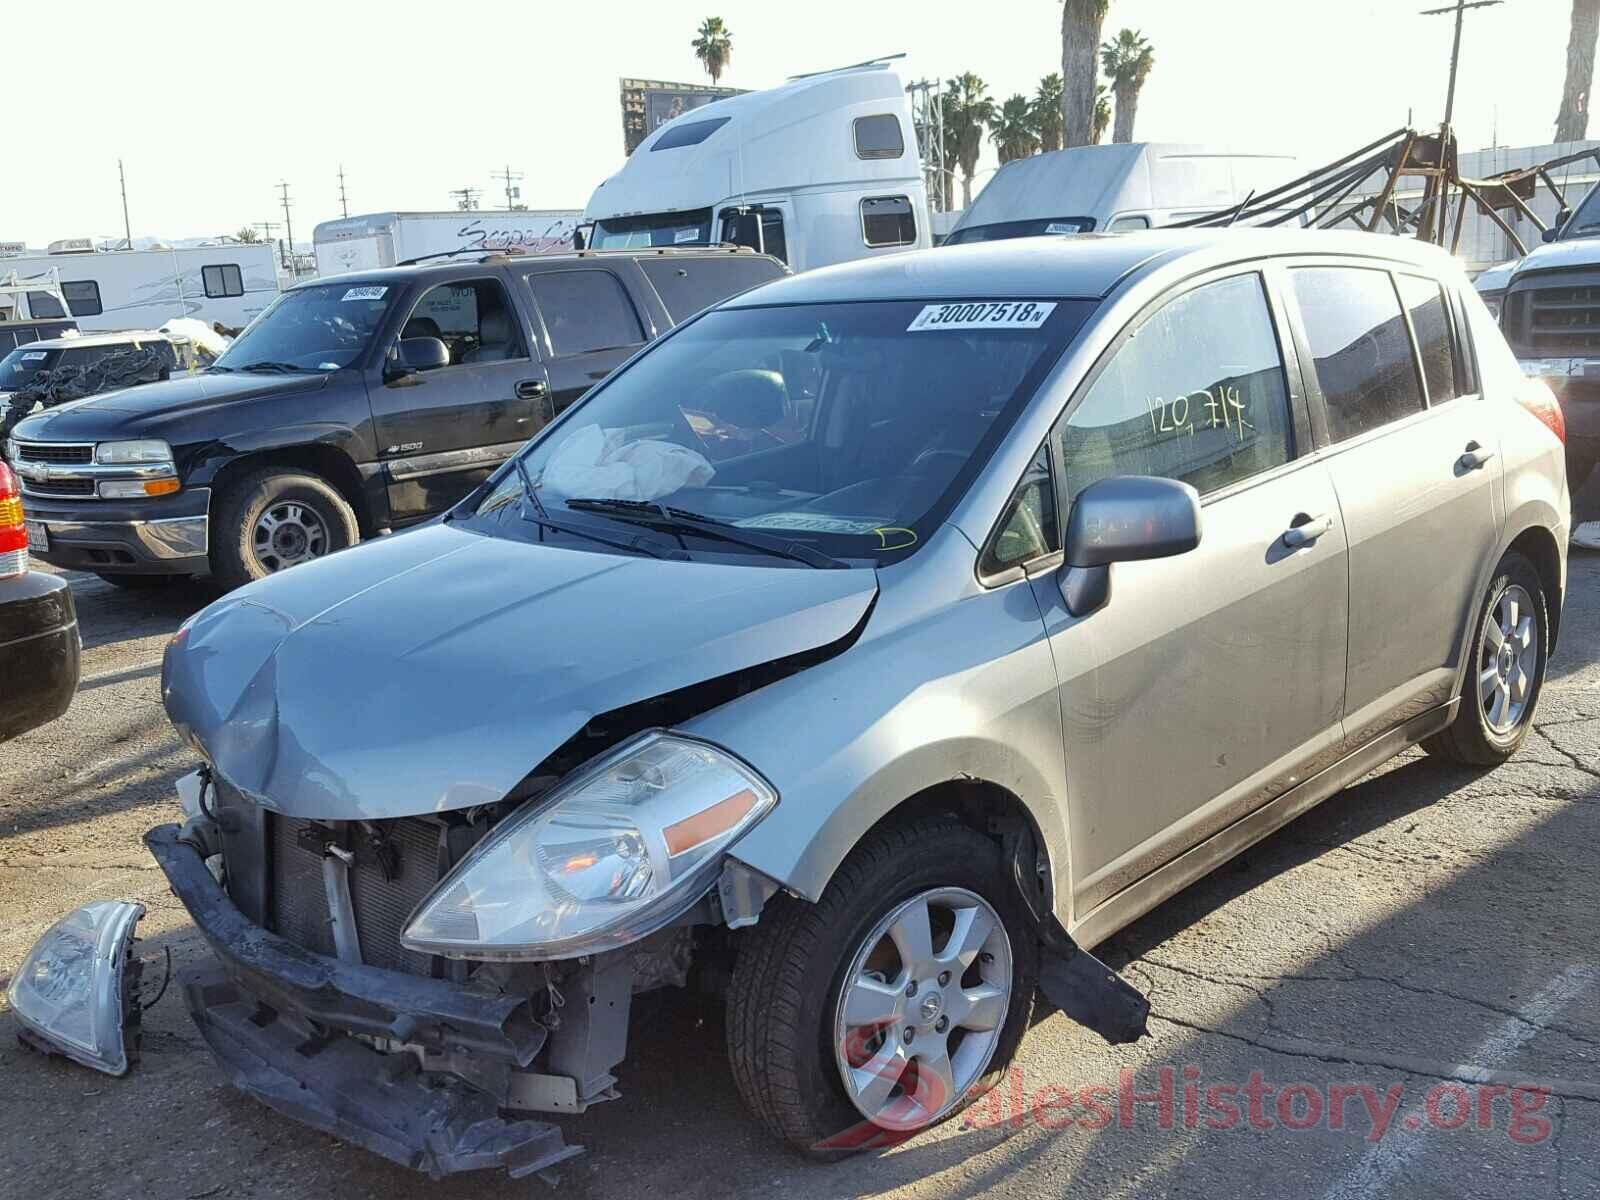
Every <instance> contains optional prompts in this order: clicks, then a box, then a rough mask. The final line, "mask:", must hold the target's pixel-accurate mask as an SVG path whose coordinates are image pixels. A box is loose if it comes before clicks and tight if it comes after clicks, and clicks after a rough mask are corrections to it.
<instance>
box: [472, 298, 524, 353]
mask: <svg viewBox="0 0 1600 1200" xmlns="http://www.w3.org/2000/svg"><path fill="white" fill-rule="evenodd" d="M478 336H479V338H480V339H481V340H480V341H479V343H478V347H477V349H475V350H468V351H467V352H466V354H465V355H463V356H462V359H461V361H462V362H464V363H485V362H503V361H504V360H506V359H508V358H510V357H511V347H512V344H513V343H512V339H513V338H514V337H515V336H516V334H515V331H514V330H513V329H512V328H511V317H510V315H509V314H507V312H506V310H505V309H503V308H495V309H490V310H489V311H488V312H486V313H484V314H483V318H482V320H481V321H479V323H478Z"/></svg>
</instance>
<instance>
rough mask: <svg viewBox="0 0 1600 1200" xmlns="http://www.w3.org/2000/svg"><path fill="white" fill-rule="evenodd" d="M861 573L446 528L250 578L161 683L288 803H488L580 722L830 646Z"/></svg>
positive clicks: (184, 722)
mask: <svg viewBox="0 0 1600 1200" xmlns="http://www.w3.org/2000/svg"><path fill="white" fill-rule="evenodd" d="M876 593H877V576H876V573H875V572H873V571H871V570H869V569H855V570H843V571H828V570H807V569H804V568H799V569H793V568H785V567H766V566H725V565H721V564H716V563H705V562H678V561H671V560H662V559H652V558H634V557H624V556H620V555H614V554H604V553H590V552H585V551H581V550H570V549H563V548H557V547H551V546H543V545H533V544H527V543H523V542H517V541H512V540H509V539H505V538H498V537H489V536H484V535H482V534H478V533H473V532H470V531H467V530H463V529H461V528H459V527H454V526H450V525H446V524H436V525H432V526H429V527H426V528H423V529H419V530H416V531H414V532H410V533H405V534H401V535H399V536H395V537H390V538H384V539H382V540H380V541H377V542H373V543H370V544H368V545H365V546H361V547H358V548H356V549H354V550H349V551H346V552H344V553H341V554H337V555H334V556H332V557H330V558H327V559H324V560H322V561H320V562H316V563H311V564H307V565H305V566H301V567H297V568H295V569H294V570H292V571H288V572H285V573H284V574H283V575H279V576H273V577H271V578H269V579H265V580H262V581H261V582H259V583H255V584H251V585H250V586H248V587H245V588H242V589H240V590H239V591H237V592H234V593H232V594H231V595H229V596H227V597H225V598H223V599H222V600H219V601H217V603H215V604H213V605H211V606H210V607H208V608H206V609H204V610H203V611H202V612H201V613H200V614H199V615H198V616H197V617H196V618H195V619H194V622H193V624H191V625H190V626H189V628H188V629H187V630H186V631H184V632H183V633H180V635H179V636H178V637H177V638H175V639H174V640H173V642H172V643H171V645H169V646H168V648H167V653H166V659H165V662H164V664H163V667H162V678H161V685H162V697H163V699H164V701H165V703H166V708H167V714H168V715H169V716H170V717H171V719H172V722H173V724H174V725H176V726H177V727H178V730H179V732H180V733H182V734H183V735H184V736H185V737H186V738H188V739H189V740H190V741H191V742H192V743H193V744H195V745H196V746H197V747H199V748H200V749H201V750H202V751H203V752H204V753H205V754H206V756H207V757H208V759H209V760H210V761H211V764H212V767H213V769H214V770H215V771H216V772H217V773H218V774H219V775H221V777H222V778H223V780H224V781H225V782H227V783H228V784H229V785H231V786H232V787H234V788H236V789H237V790H238V791H240V792H241V793H243V794H244V795H245V796H246V797H248V798H250V799H252V800H254V801H255V802H256V803H258V804H261V805H264V806H265V807H268V808H271V809H273V810H275V811H278V812H282V813H285V814H287V815H290V816H296V817H317V818H322V819H325V820H353V819H358V818H387V817H400V816H409V815H415V814H418V813H427V812H442V811H447V810H450V809H458V808H466V807H469V806H471V805H475V804H485V803H491V802H494V801H497V800H500V799H502V798H503V797H504V796H505V794H506V793H507V792H508V791H510V790H511V788H512V787H514V786H515V785H516V784H517V783H518V782H519V781H521V779H522V778H523V777H524V776H525V775H527V774H528V772H529V771H531V770H532V769H533V768H534V767H536V766H537V765H538V764H539V763H540V762H542V761H543V760H544V758H545V757H546V756H547V755H549V754H550V752H551V751H553V750H555V749H556V748H557V747H559V746H560V745H561V744H562V743H563V742H565V741H566V740H567V739H568V738H570V737H571V736H572V735H573V734H575V733H577V732H578V731H579V730H580V729H582V728H583V726H584V725H585V724H586V723H587V722H588V721H589V720H590V719H591V718H593V717H595V716H597V715H599V714H600V713H604V712H607V711H610V710H612V709H615V708H620V707H621V706H623V705H625V704H630V703H633V702H635V701H639V700H646V699H649V698H651V697H653V696H658V695H661V694H662V693H664V692H669V691H672V690H674V689H676V688H681V687H686V686H688V685H690V684H693V683H698V682H701V681H703V680H706V679H712V678H715V677H717V676H720V675H725V674H728V673H729V672H732V671H738V670H742V669H745V668H748V667H753V666H758V665H760V664H762V663H765V662H770V661H771V660H773V659H776V658H781V657H784V656H787V655H790V654H796V653H800V652H802V651H805V650H811V649H815V648H817V647H820V646H824V645H827V644H828V643H830V642H834V641H837V640H839V639H840V638H843V637H844V636H845V635H847V634H848V633H849V632H850V631H851V630H852V629H853V628H854V627H855V626H856V624H857V623H858V622H859V621H860V620H861V618H862V616H863V615H864V614H865V613H866V611H867V608H868V606H869V605H870V604H871V602H872V598H873V597H874V596H875V595H876Z"/></svg>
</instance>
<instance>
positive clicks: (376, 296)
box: [344, 287, 389, 300]
mask: <svg viewBox="0 0 1600 1200" xmlns="http://www.w3.org/2000/svg"><path fill="white" fill-rule="evenodd" d="M388 290H389V289H388V288H386V287H353V288H351V289H350V290H349V291H347V292H346V293H345V294H344V299H346V300H382V299H383V294H384V293H385V292H387V291H388Z"/></svg>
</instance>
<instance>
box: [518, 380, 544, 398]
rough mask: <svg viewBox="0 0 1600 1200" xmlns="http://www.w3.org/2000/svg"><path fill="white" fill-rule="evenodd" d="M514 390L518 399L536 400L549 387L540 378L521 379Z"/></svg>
mask: <svg viewBox="0 0 1600 1200" xmlns="http://www.w3.org/2000/svg"><path fill="white" fill-rule="evenodd" d="M514 390H515V391H516V393H517V399H518V400H537V399H538V398H539V397H540V396H542V395H544V394H545V393H546V392H547V391H549V390H550V388H549V385H548V384H546V383H545V381H544V380H542V379H523V380H521V381H519V382H518V383H517V386H516V388H515V389H514Z"/></svg>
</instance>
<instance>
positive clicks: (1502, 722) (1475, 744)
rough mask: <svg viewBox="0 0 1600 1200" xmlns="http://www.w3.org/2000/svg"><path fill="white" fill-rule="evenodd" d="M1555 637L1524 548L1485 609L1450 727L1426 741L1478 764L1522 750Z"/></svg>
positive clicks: (1505, 566)
mask: <svg viewBox="0 0 1600 1200" xmlns="http://www.w3.org/2000/svg"><path fill="white" fill-rule="evenodd" d="M1549 644H1550V621H1549V615H1548V612H1547V609H1546V606H1545V597H1544V585H1543V584H1541V583H1540V582H1539V572H1537V571H1536V570H1534V568H1533V564H1532V563H1530V562H1529V561H1528V560H1527V559H1525V558H1523V557H1522V555H1520V554H1515V553H1513V554H1507V555H1506V556H1505V557H1504V558H1502V559H1501V560H1500V565H1499V566H1498V567H1497V568H1496V569H1495V573H1494V579H1493V581H1492V582H1491V583H1490V584H1489V592H1488V595H1486V596H1485V597H1484V602H1483V608H1482V610H1481V611H1480V613H1479V616H1478V625H1477V631H1476V634H1475V636H1474V639H1473V645H1474V647H1475V650H1474V653H1473V656H1472V661H1471V664H1470V665H1469V667H1468V670H1467V678H1466V682H1465V684H1464V685H1463V687H1462V690H1461V709H1460V711H1459V712H1457V713H1456V718H1455V720H1454V721H1453V722H1451V724H1450V726H1449V728H1447V729H1445V730H1444V731H1443V732H1442V733H1437V734H1435V735H1434V736H1433V737H1431V738H1428V739H1427V740H1425V741H1424V742H1423V743H1422V746H1423V749H1425V750H1427V751H1428V753H1429V754H1435V755H1438V756H1439V757H1441V758H1447V759H1450V760H1451V761H1452V762H1458V763H1463V764H1465V765H1468V766H1478V767H1492V766H1497V765H1499V764H1500V763H1503V762H1505V761H1506V759H1508V758H1510V757H1511V756H1512V755H1513V754H1515V753H1516V751H1517V747H1518V746H1520V745H1522V743H1523V741H1524V740H1525V739H1526V738H1527V736H1528V730H1529V729H1531V728H1532V727H1533V714H1534V710H1535V709H1536V708H1537V707H1538V704H1539V692H1540V690H1541V689H1542V688H1543V687H1544V671H1545V660H1546V655H1547V654H1548V646H1549Z"/></svg>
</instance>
